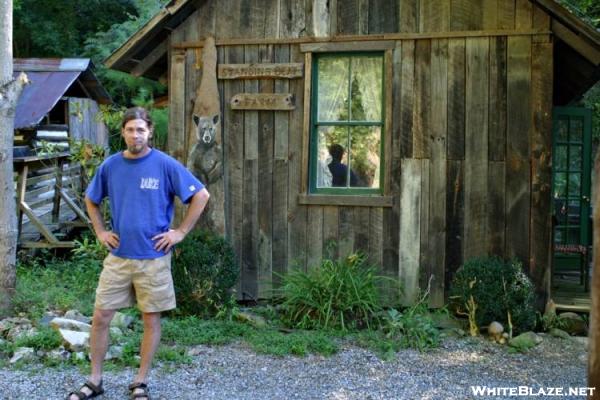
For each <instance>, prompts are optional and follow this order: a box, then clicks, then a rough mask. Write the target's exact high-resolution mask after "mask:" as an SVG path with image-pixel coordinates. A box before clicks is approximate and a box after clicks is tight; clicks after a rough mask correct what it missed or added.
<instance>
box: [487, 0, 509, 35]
mask: <svg viewBox="0 0 600 400" xmlns="http://www.w3.org/2000/svg"><path fill="white" fill-rule="evenodd" d="M503 1H506V0H483V3H482V12H481V17H482V18H483V21H482V26H481V27H482V28H483V29H484V30H495V29H498V2H503Z"/></svg>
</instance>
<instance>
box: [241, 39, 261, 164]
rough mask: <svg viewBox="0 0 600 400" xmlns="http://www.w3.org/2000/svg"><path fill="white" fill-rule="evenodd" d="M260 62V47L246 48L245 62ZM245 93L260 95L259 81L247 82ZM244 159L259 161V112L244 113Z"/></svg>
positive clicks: (250, 80)
mask: <svg viewBox="0 0 600 400" xmlns="http://www.w3.org/2000/svg"><path fill="white" fill-rule="evenodd" d="M258 61H259V60H258V46H245V48H244V62H245V63H246V64H255V63H258ZM244 91H245V93H258V80H257V79H248V80H245V81H244ZM244 159H245V160H257V159H258V111H246V112H244Z"/></svg>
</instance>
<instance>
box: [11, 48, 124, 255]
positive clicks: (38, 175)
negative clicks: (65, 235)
mask: <svg viewBox="0 0 600 400" xmlns="http://www.w3.org/2000/svg"><path fill="white" fill-rule="evenodd" d="M13 65H14V75H15V76H17V75H18V74H20V73H21V72H25V73H26V74H27V76H28V79H29V80H30V84H28V85H27V86H26V87H25V88H24V90H23V93H22V95H21V97H20V98H19V101H18V103H17V107H16V110H15V136H14V165H15V173H16V174H17V182H18V184H17V197H18V198H17V210H18V214H19V245H20V246H21V247H72V246H73V243H72V242H68V241H63V240H60V237H59V236H57V235H56V234H55V233H56V232H57V231H61V230H63V231H64V228H68V227H71V226H73V220H74V219H79V220H82V221H86V220H87V217H85V215H84V214H83V212H82V211H81V210H80V208H79V206H77V202H76V201H74V200H75V199H78V198H79V197H81V196H80V192H81V188H82V182H81V180H82V178H81V167H80V165H79V164H77V163H72V162H69V154H70V148H69V145H70V142H71V141H72V140H75V141H81V140H85V141H87V142H88V143H92V144H97V145H100V146H103V147H105V148H106V149H108V129H107V127H106V126H105V124H104V123H103V122H102V121H101V120H99V118H98V112H99V111H100V109H99V105H100V104H111V103H112V100H111V99H110V96H109V95H108V93H107V92H106V90H105V89H104V88H103V87H102V85H101V84H100V82H99V80H98V79H97V77H96V76H95V74H94V72H93V65H92V63H91V61H90V60H89V59H79V58H63V59H38V58H29V59H15V60H14V63H13ZM57 182H58V184H57ZM39 239H41V241H40V240H39Z"/></svg>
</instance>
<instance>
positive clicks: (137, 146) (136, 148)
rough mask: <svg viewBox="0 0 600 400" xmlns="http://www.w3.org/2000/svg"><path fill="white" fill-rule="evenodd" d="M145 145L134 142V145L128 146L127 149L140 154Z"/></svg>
mask: <svg viewBox="0 0 600 400" xmlns="http://www.w3.org/2000/svg"><path fill="white" fill-rule="evenodd" d="M144 147H145V146H144V145H143V144H134V145H130V146H127V150H128V151H129V152H130V153H131V154H139V153H141V152H142V150H144Z"/></svg>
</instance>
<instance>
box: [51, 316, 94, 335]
mask: <svg viewBox="0 0 600 400" xmlns="http://www.w3.org/2000/svg"><path fill="white" fill-rule="evenodd" d="M50 326H51V327H53V328H54V329H67V330H70V331H77V332H90V331H91V330H92V326H91V325H90V324H86V323H85V322H80V321H77V320H74V319H67V318H54V319H53V320H52V321H50Z"/></svg>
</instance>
